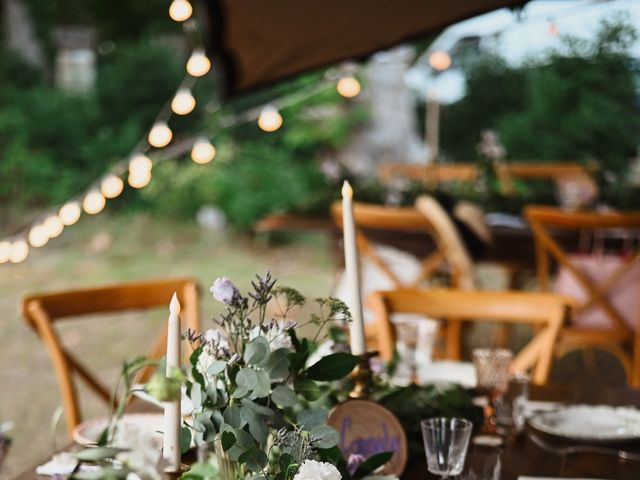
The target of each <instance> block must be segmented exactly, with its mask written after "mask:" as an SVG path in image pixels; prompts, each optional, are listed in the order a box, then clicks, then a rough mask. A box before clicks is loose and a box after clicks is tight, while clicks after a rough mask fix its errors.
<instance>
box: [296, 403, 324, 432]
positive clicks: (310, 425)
mask: <svg viewBox="0 0 640 480" xmlns="http://www.w3.org/2000/svg"><path fill="white" fill-rule="evenodd" d="M328 416H329V412H327V411H326V410H324V409H321V408H312V409H308V410H302V411H301V412H299V413H298V423H299V424H300V425H302V426H303V427H305V428H306V429H307V430H313V429H314V428H316V427H319V426H320V425H324V424H326V423H327V417H328Z"/></svg>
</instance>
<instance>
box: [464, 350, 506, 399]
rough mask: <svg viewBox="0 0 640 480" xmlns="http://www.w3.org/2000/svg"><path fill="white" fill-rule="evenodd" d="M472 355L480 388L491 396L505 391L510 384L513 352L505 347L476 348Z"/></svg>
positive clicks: (493, 396)
mask: <svg viewBox="0 0 640 480" xmlns="http://www.w3.org/2000/svg"><path fill="white" fill-rule="evenodd" d="M472 355H473V365H474V366H475V367H476V376H477V378H478V389H479V390H481V391H484V392H486V393H487V394H489V397H491V398H495V397H497V396H499V395H502V394H503V393H505V392H506V391H507V388H508V385H509V365H511V360H513V352H511V350H506V349H504V348H495V349H492V348H476V349H474V350H473V352H472Z"/></svg>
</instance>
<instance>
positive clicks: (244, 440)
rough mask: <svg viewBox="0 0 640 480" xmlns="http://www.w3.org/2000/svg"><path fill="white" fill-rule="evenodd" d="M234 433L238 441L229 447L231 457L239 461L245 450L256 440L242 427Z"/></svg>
mask: <svg viewBox="0 0 640 480" xmlns="http://www.w3.org/2000/svg"><path fill="white" fill-rule="evenodd" d="M233 434H234V435H235V437H236V443H235V444H234V445H233V447H231V448H230V449H229V458H230V459H231V460H233V461H234V462H237V461H239V458H240V456H241V455H242V454H243V453H244V452H246V451H247V450H248V449H249V448H251V447H252V446H254V445H255V441H254V439H253V437H252V436H251V434H249V433H248V432H245V431H244V430H242V429H237V430H233Z"/></svg>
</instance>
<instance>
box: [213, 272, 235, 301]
mask: <svg viewBox="0 0 640 480" xmlns="http://www.w3.org/2000/svg"><path fill="white" fill-rule="evenodd" d="M209 291H210V292H211V293H213V298H215V299H216V300H218V301H219V302H222V303H224V304H225V305H229V304H230V303H231V302H232V301H233V297H235V296H236V295H237V293H238V289H237V288H236V287H235V285H234V284H233V283H231V280H229V279H228V278H227V277H220V278H216V281H215V282H213V285H211V288H210V289H209Z"/></svg>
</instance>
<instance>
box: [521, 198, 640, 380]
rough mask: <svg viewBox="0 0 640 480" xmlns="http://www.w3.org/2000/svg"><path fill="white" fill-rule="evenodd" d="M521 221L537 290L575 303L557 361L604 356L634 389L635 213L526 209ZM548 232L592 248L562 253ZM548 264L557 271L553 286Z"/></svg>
mask: <svg viewBox="0 0 640 480" xmlns="http://www.w3.org/2000/svg"><path fill="white" fill-rule="evenodd" d="M525 215H526V218H527V220H528V221H529V225H530V227H531V229H532V231H533V234H534V239H535V246H536V261H537V269H538V280H539V282H540V287H541V289H542V290H555V291H557V292H561V293H565V294H570V295H571V296H573V297H574V298H575V299H576V302H577V303H578V306H577V308H576V309H575V312H574V315H573V317H572V322H571V324H570V325H568V326H567V327H565V328H564V329H563V330H562V332H561V335H560V339H559V343H558V348H557V353H558V355H564V354H566V353H568V352H570V351H573V350H593V349H595V350H604V351H607V352H609V353H611V354H613V355H615V356H616V357H617V358H618V360H619V361H620V363H621V364H622V366H623V367H624V370H625V374H626V377H627V381H628V383H629V384H630V385H632V386H635V387H638V386H640V252H639V249H638V245H637V243H638V236H639V234H640V211H634V212H611V211H607V212H581V211H576V212H567V211H563V210H561V209H558V208H553V207H537V206H529V207H527V208H526V209H525ZM554 230H555V231H558V230H574V231H576V232H580V236H581V237H582V241H581V243H585V242H584V239H585V238H587V237H590V239H588V240H590V242H587V243H592V245H581V246H580V245H577V246H576V249H577V252H568V251H567V249H566V248H563V247H562V246H560V244H559V243H558V242H557V241H556V240H555V239H554V236H553V235H552V233H553V231H554ZM591 241H592V242H591ZM551 261H554V262H555V263H556V264H557V266H558V275H557V279H556V281H555V285H552V282H551V278H550V276H551ZM585 358H586V359H587V360H588V359H589V357H588V356H586V357H585ZM588 364H589V363H588Z"/></svg>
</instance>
